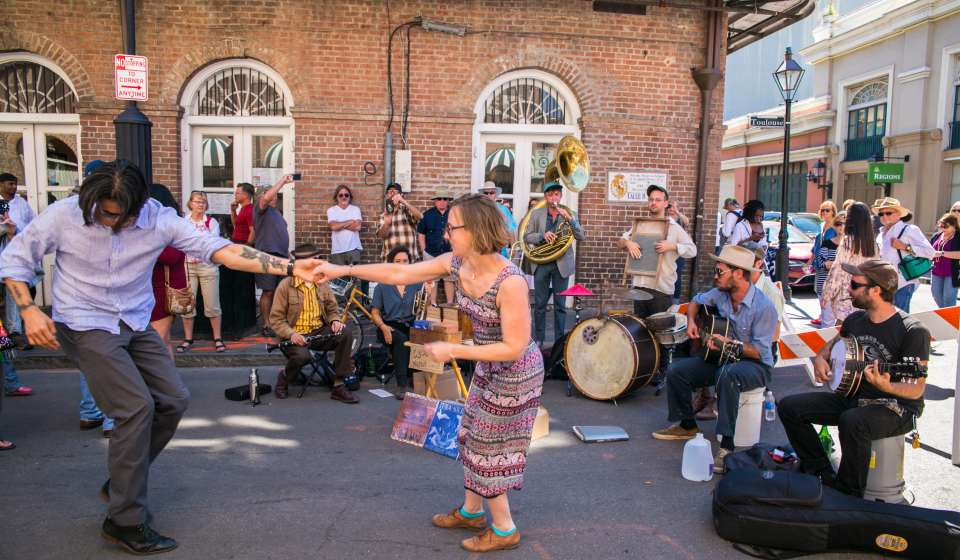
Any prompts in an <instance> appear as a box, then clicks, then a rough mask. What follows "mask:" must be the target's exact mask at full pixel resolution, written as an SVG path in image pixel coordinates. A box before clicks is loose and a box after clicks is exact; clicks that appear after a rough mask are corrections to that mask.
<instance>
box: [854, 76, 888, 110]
mask: <svg viewBox="0 0 960 560" xmlns="http://www.w3.org/2000/svg"><path fill="white" fill-rule="evenodd" d="M886 101H887V82H870V83H869V84H866V85H864V86H862V87H861V88H860V89H858V90H856V91H855V92H854V93H853V96H852V97H851V98H850V107H851V108H854V107H858V106H860V105H868V104H873V103H881V102H883V103H885V102H886Z"/></svg>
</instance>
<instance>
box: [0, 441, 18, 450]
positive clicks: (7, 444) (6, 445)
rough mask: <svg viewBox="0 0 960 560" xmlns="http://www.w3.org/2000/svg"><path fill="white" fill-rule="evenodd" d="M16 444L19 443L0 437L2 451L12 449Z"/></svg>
mask: <svg viewBox="0 0 960 560" xmlns="http://www.w3.org/2000/svg"><path fill="white" fill-rule="evenodd" d="M16 446H17V444H15V443H13V442H12V441H9V440H5V439H0V451H10V450H11V449H13V448H15V447H16Z"/></svg>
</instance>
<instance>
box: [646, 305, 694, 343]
mask: <svg viewBox="0 0 960 560" xmlns="http://www.w3.org/2000/svg"><path fill="white" fill-rule="evenodd" d="M644 322H645V323H646V324H647V326H649V327H650V329H652V330H653V333H654V335H656V337H657V341H658V342H659V343H660V344H662V345H664V346H677V345H678V344H683V343H684V342H686V341H688V340H690V336H689V335H688V334H687V316H686V315H682V314H680V313H670V312H663V313H654V314H653V315H650V316H649V317H647V318H646V319H644Z"/></svg>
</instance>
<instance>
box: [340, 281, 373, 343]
mask: <svg viewBox="0 0 960 560" xmlns="http://www.w3.org/2000/svg"><path fill="white" fill-rule="evenodd" d="M330 289H331V290H333V294H334V295H335V296H336V297H337V301H338V302H339V303H340V304H341V305H342V307H343V311H341V313H340V322H341V323H343V324H344V326H345V327H346V328H347V329H349V330H348V332H349V333H350V334H351V335H353V345H352V346H351V347H350V354H351V355H355V354H356V353H357V352H358V351H359V350H360V349H361V348H363V338H364V324H363V323H362V322H361V315H362V316H365V317H366V318H367V320H368V321H370V324H373V315H371V314H370V309H369V306H370V298H369V297H368V296H367V294H366V293H365V292H364V291H363V290H362V289H360V287H358V286H357V283H356V281H355V280H353V279H345V278H338V279H336V280H332V281H331V282H330Z"/></svg>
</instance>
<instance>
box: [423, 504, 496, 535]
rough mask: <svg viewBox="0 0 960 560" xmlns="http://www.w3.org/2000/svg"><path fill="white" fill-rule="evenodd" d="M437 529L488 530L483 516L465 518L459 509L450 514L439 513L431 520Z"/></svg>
mask: <svg viewBox="0 0 960 560" xmlns="http://www.w3.org/2000/svg"><path fill="white" fill-rule="evenodd" d="M430 521H431V522H433V525H434V526H435V527H440V528H441V529H473V530H474V531H480V530H481V529H484V528H486V526H487V518H486V517H485V516H483V515H481V516H479V517H472V518H469V517H464V516H463V514H461V513H460V508H457V509H455V510H453V511H451V512H450V513H438V514H436V515H434V516H433V518H432V519H431V520H430Z"/></svg>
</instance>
